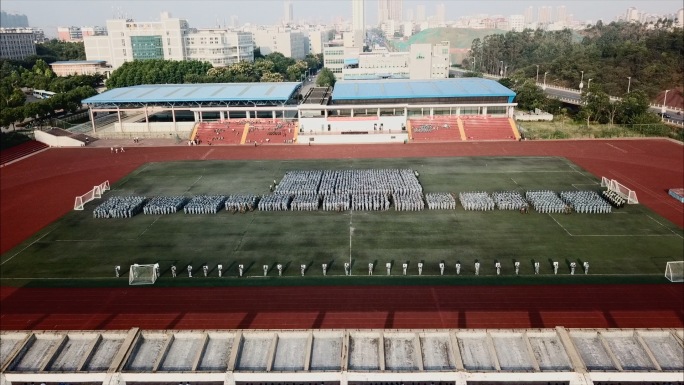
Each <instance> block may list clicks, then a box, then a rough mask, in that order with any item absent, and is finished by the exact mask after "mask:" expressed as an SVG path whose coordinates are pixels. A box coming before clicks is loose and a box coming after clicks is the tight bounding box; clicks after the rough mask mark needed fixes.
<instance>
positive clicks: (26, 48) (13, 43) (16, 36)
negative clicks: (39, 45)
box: [0, 28, 36, 60]
mask: <svg viewBox="0 0 684 385" xmlns="http://www.w3.org/2000/svg"><path fill="white" fill-rule="evenodd" d="M35 54H36V43H35V36H34V33H33V30H32V29H29V28H0V59H10V60H24V59H26V58H27V57H29V56H33V55H35Z"/></svg>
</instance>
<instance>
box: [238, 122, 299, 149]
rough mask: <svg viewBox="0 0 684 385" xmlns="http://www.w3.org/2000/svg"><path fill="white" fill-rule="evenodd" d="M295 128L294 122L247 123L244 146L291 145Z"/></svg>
mask: <svg viewBox="0 0 684 385" xmlns="http://www.w3.org/2000/svg"><path fill="white" fill-rule="evenodd" d="M296 130H297V126H296V124H295V123H294V122H289V121H282V120H271V119H257V120H251V121H250V123H249V131H248V132H247V138H246V140H245V144H252V143H258V144H267V143H276V144H283V143H292V142H293V139H294V136H295V131H296Z"/></svg>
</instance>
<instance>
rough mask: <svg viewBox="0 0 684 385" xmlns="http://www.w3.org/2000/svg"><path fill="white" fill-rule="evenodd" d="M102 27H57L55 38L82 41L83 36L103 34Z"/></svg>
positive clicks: (105, 31) (104, 30)
mask: <svg viewBox="0 0 684 385" xmlns="http://www.w3.org/2000/svg"><path fill="white" fill-rule="evenodd" d="M106 34H107V29H106V28H104V27H98V26H95V27H73V26H72V27H57V40H60V41H67V42H79V41H83V37H84V36H105V35H106Z"/></svg>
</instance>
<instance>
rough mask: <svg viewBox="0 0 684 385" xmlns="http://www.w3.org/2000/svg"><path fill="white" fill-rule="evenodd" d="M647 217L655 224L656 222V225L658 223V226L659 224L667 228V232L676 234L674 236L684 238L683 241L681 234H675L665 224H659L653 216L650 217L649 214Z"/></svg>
mask: <svg viewBox="0 0 684 385" xmlns="http://www.w3.org/2000/svg"><path fill="white" fill-rule="evenodd" d="M646 216H647V217H649V218H651V220H652V221H653V222H655V223H657V224H659V225H661V226H663V227H665V228H666V229H667V230H669V231H670V232H671V233H672V234H674V235H676V236H678V237H679V238H682V239H684V237H682V235H681V234H677V233H675V232H674V231H673V230H672V229H670V228H667V227H666V226H665V225H664V224H662V223H660V222H658V221H657V220H656V219H655V218H653V217H652V216H650V215H648V214H647V215H646Z"/></svg>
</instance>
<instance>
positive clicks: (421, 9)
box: [416, 4, 425, 23]
mask: <svg viewBox="0 0 684 385" xmlns="http://www.w3.org/2000/svg"><path fill="white" fill-rule="evenodd" d="M416 21H417V22H419V23H422V22H424V21H425V6H424V5H423V4H418V5H417V6H416Z"/></svg>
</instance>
